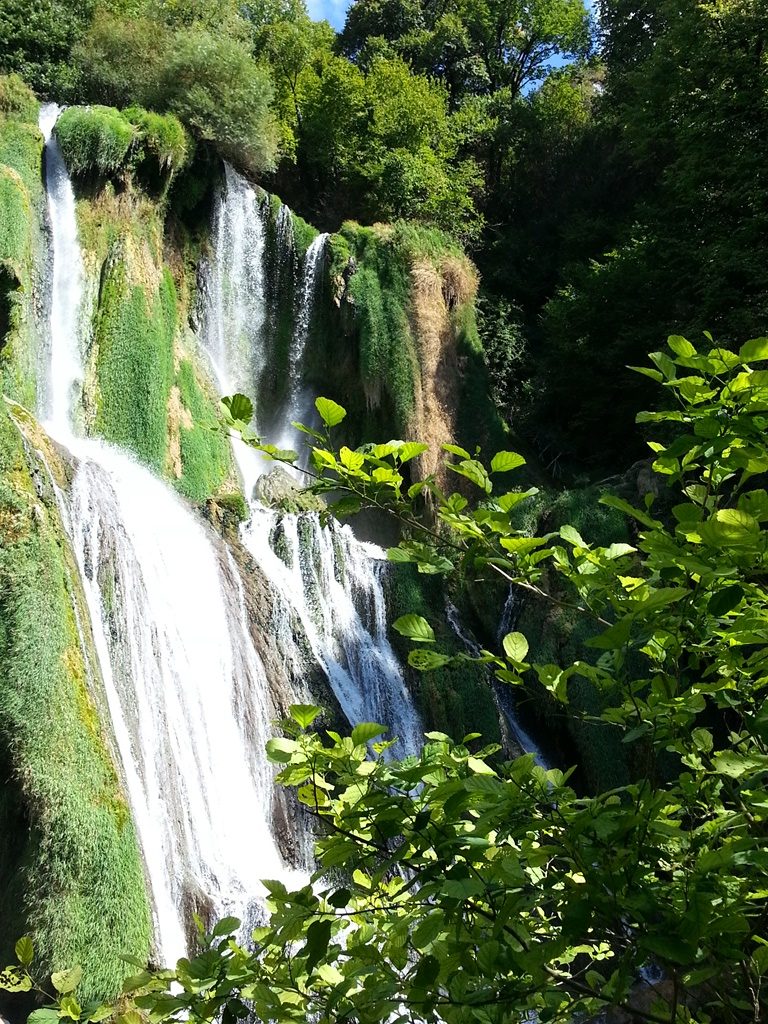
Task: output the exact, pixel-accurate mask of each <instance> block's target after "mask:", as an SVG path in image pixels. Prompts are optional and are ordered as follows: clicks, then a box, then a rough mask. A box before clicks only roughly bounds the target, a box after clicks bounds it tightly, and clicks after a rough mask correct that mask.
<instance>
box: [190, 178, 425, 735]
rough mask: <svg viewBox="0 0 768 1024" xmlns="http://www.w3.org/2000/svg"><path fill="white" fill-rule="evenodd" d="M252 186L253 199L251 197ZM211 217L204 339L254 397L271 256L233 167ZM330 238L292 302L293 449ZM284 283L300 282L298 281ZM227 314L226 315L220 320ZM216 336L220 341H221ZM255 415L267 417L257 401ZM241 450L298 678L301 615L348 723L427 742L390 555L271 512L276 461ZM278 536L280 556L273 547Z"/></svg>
mask: <svg viewBox="0 0 768 1024" xmlns="http://www.w3.org/2000/svg"><path fill="white" fill-rule="evenodd" d="M249 191H250V192H251V194H252V198H250V199H249V198H247V196H246V195H245V194H244V193H247V192H249ZM254 211H255V212H256V217H255V219H254V217H253V215H254ZM283 211H287V207H284V206H282V207H281V208H280V211H279V214H278V218H277V234H278V239H279V242H280V246H281V248H280V249H279V251H278V256H279V260H278V262H279V263H280V267H281V268H283V266H284V264H288V263H289V262H291V261H289V260H288V259H287V258H286V253H285V252H284V247H285V246H286V245H287V244H288V242H289V241H291V244H292V238H293V234H292V221H291V216H290V211H287V212H286V213H284V212H283ZM246 221H247V223H246ZM215 223H216V234H215V238H216V252H215V256H214V260H213V265H212V267H211V277H212V281H211V283H210V284H209V286H208V288H207V293H208V295H209V297H210V298H209V308H208V310H207V315H206V318H205V320H206V323H207V327H206V329H205V330H204V332H203V344H204V346H205V348H206V349H207V350H208V352H209V355H210V358H211V362H212V364H213V365H214V367H215V369H216V374H217V378H218V382H219V386H220V387H221V388H222V389H223V390H225V391H226V390H227V388H232V389H234V390H241V391H244V392H245V393H246V394H250V395H258V394H259V393H260V392H261V387H260V385H261V379H260V375H261V373H263V372H264V368H265V364H266V358H265V354H264V350H265V347H266V341H265V330H264V328H265V325H266V323H267V319H268V318H267V316H266V313H265V304H266V298H265V289H264V286H263V282H264V278H265V271H264V269H262V270H261V271H257V270H256V269H255V264H256V263H257V262H258V261H259V260H262V261H263V260H264V258H265V257H264V235H265V229H264V224H263V222H262V220H261V217H259V208H258V203H257V199H256V196H255V194H253V190H252V189H251V188H250V186H249V185H248V183H247V182H245V180H244V179H243V178H241V177H240V176H239V175H237V174H236V173H235V172H234V171H233V170H232V169H231V168H229V167H228V168H227V171H226V177H225V187H224V189H223V190H222V191H221V193H220V196H219V202H218V205H217V209H216V213H215ZM232 239H250V246H251V251H250V252H249V253H248V254H247V255H246V256H245V263H246V264H247V266H248V267H249V268H251V269H250V270H249V274H248V276H246V275H245V274H244V273H243V270H242V266H241V265H240V264H238V263H237V262H235V248H234V246H233V244H232ZM326 241H327V236H325V235H319V236H318V237H317V238H316V239H315V240H314V242H313V243H312V245H310V247H309V248H308V250H307V253H306V255H305V257H304V261H303V265H302V270H301V279H300V284H299V287H298V288H297V289H296V295H295V299H294V311H295V322H294V330H293V337H292V340H291V349H290V359H289V373H290V380H289V382H288V385H289V386H288V397H287V400H286V402H285V403H284V408H283V409H282V410H280V413H279V416H278V419H279V424H278V426H277V428H276V435H277V437H278V438H279V439H280V443H281V444H285V445H286V446H291V445H293V444H294V443H295V440H296V433H295V432H294V431H293V430H292V428H291V427H290V423H291V421H292V420H294V419H296V418H297V416H298V414H299V412H300V411H301V407H302V402H303V399H304V391H303V388H302V377H303V361H304V356H305V352H306V345H307V340H308V338H309V334H310V329H311V317H312V311H313V308H314V305H315V295H316V292H317V289H318V286H319V283H320V279H321V270H322V256H323V253H324V250H325V244H326ZM241 256H242V254H241ZM282 272H283V271H282V269H281V273H282ZM289 283H290V285H291V286H292V287H296V283H295V282H293V281H292V282H289ZM226 294H233V295H237V296H238V303H237V304H234V303H232V304H226V303H219V302H218V299H217V297H218V296H220V295H226ZM243 309H245V310H247V311H248V312H247V315H248V316H249V317H250V319H251V323H252V324H258V325H260V329H259V330H258V331H253V332H252V334H251V336H250V343H251V344H253V345H254V346H255V347H256V351H254V352H252V353H251V354H250V359H249V360H248V361H243V359H242V353H241V352H240V350H239V349H238V348H237V346H236V341H237V340H238V339H239V338H240V337H241V336H242V332H241V331H240V328H239V326H238V325H239V323H240V317H241V315H242V314H241V310H243ZM222 316H223V317H224V320H223V322H222V321H221V319H219V318H220V317H222ZM219 339H221V340H222V341H223V342H224V344H222V345H219ZM217 346H219V347H217ZM244 367H247V372H246V373H243V368H244ZM249 375H250V376H249ZM256 421H257V424H258V423H259V422H260V415H259V409H258V407H257V409H256ZM235 455H236V458H237V461H238V465H239V467H240V471H241V474H242V476H243V481H244V486H245V492H246V495H247V496H249V497H250V499H251V500H250V508H251V518H250V521H249V522H248V523H246V524H245V525H244V527H243V528H242V540H243V543H244V545H245V546H246V548H247V549H248V551H249V552H250V553H251V554H252V555H253V557H254V560H255V561H256V563H257V564H258V565H259V567H260V568H261V569H262V571H263V572H264V573H265V574H266V576H267V578H268V579H269V581H270V585H271V587H272V589H273V593H274V597H275V612H274V615H275V623H274V629H275V633H276V635H277V636H278V637H279V645H280V647H281V649H282V650H283V652H284V656H285V659H286V661H287V662H288V664H289V666H290V667H291V669H292V671H293V674H294V676H295V677H296V678H298V679H299V680H300V679H301V677H302V675H303V674H305V673H306V669H307V665H306V663H305V662H306V655H305V654H303V653H302V650H301V647H300V645H299V644H298V643H297V639H296V637H295V635H294V634H295V627H296V623H297V622H298V624H299V626H300V627H301V631H302V633H303V636H304V637H305V639H306V641H307V644H308V645H309V648H310V651H311V655H312V658H313V660H314V661H315V662H316V663H317V664H319V665H320V667H321V668H322V669H323V671H324V673H325V674H326V676H327V678H328V681H329V683H330V685H331V687H332V689H333V692H334V694H335V696H336V698H337V700H338V702H339V704H340V705H341V707H342V710H343V711H344V713H345V715H346V716H347V718H348V719H349V721H350V723H352V724H355V723H356V722H358V721H361V720H374V721H379V722H381V724H383V725H387V726H388V727H389V729H390V732H391V735H393V736H397V737H398V739H399V747H398V751H399V753H401V754H405V753H413V752H415V751H416V750H418V749H419V747H420V746H421V723H420V720H419V716H418V713H417V712H416V709H415V707H414V705H413V701H412V699H411V697H410V694H409V692H408V689H407V687H406V685H405V681H404V678H403V674H402V670H401V668H400V666H399V664H398V661H397V658H396V657H395V655H394V652H393V650H392V648H391V646H390V644H389V641H388V639H387V623H386V602H385V598H384V585H383V583H384V581H383V575H384V573H385V571H386V561H385V558H384V553H383V552H382V551H381V550H380V549H377V548H375V547H374V546H372V545H365V544H362V543H361V542H359V541H358V540H357V539H356V538H355V536H354V534H353V533H352V531H351V530H350V529H349V528H348V527H341V526H339V525H338V524H335V525H330V526H323V525H321V523H320V520H319V517H318V516H317V515H316V514H312V513H304V514H299V515H296V514H288V513H282V514H279V513H277V512H275V511H274V510H269V509H266V508H264V506H263V505H261V504H260V503H259V501H258V500H257V499H256V498H254V497H253V491H254V484H255V482H256V480H257V479H258V477H259V475H260V474H262V473H263V472H265V471H266V470H267V469H268V468H269V465H270V464H269V463H268V462H266V461H265V460H264V459H261V458H259V456H258V455H257V454H256V453H254V452H253V451H252V450H248V449H245V447H244V446H243V445H242V443H240V442H236V444H235ZM276 538H279V542H280V548H281V554H278V553H276V551H275V549H274V547H273V545H275V541H276ZM281 555H282V557H281Z"/></svg>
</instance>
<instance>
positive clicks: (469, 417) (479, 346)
mask: <svg viewBox="0 0 768 1024" xmlns="http://www.w3.org/2000/svg"><path fill="white" fill-rule="evenodd" d="M453 319H454V324H455V330H456V345H457V351H458V356H459V361H460V363H461V364H462V372H461V377H460V380H459V395H458V405H457V408H456V436H457V438H458V440H459V441H460V442H461V444H463V445H464V446H465V447H466V448H469V449H473V448H475V447H476V446H478V445H479V446H480V447H481V448H482V449H483V450H484V451H486V452H497V451H500V450H501V449H502V448H506V447H507V446H508V441H509V432H508V430H507V427H506V425H505V423H504V421H503V420H502V418H501V416H500V415H499V412H498V409H497V408H496V406H495V404H494V402H493V400H492V399H491V385H490V379H489V377H488V366H487V364H486V361H485V352H484V350H483V343H482V342H481V340H480V335H479V334H478V331H477V318H476V313H475V302H474V299H472V300H470V301H466V302H463V303H461V304H460V305H459V306H458V307H457V309H456V310H455V311H454V314H453ZM519 447H520V446H519V444H515V448H516V450H517V449H519Z"/></svg>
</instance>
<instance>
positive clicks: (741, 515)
mask: <svg viewBox="0 0 768 1024" xmlns="http://www.w3.org/2000/svg"><path fill="white" fill-rule="evenodd" d="M696 529H697V533H698V534H699V536H700V537H701V539H702V541H703V542H704V543H705V544H707V545H709V546H710V547H741V546H743V545H745V544H752V543H754V542H755V541H756V540H757V538H758V536H759V534H760V524H759V523H758V521H757V520H756V519H755V518H754V517H753V516H751V515H749V513H748V512H742V511H741V509H738V508H723V509H718V511H717V512H715V514H714V516H713V517H712V518H711V519H708V520H707V521H706V522H704V523H699V525H698V526H697V528H696Z"/></svg>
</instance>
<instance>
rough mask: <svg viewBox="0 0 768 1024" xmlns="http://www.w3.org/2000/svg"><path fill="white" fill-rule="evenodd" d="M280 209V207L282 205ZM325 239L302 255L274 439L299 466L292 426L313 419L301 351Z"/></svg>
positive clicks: (297, 436) (298, 444)
mask: <svg viewBox="0 0 768 1024" xmlns="http://www.w3.org/2000/svg"><path fill="white" fill-rule="evenodd" d="M281 209H283V207H281ZM327 242H328V235H327V234H320V235H318V236H317V237H316V238H315V239H313V241H312V242H311V243H310V245H309V248H308V249H307V251H306V253H305V255H304V263H303V266H302V273H301V286H300V288H299V289H298V291H297V292H296V316H295V320H296V322H295V326H294V332H293V338H292V339H291V353H290V365H289V372H290V380H289V385H288V400H287V403H286V412H285V415H284V417H283V433H282V434H281V436H280V438H279V439H278V441H277V442H276V444H277V446H278V448H289V449H292V450H294V451H297V452H298V453H299V462H298V465H299V466H301V467H302V468H306V461H305V460H304V459H302V457H301V452H302V445H301V434H300V433H299V431H297V430H296V428H295V427H293V426H292V424H293V423H295V422H297V421H298V422H300V423H304V424H307V425H308V426H312V423H311V420H312V419H313V418H314V411H315V410H314V406H313V402H312V395H311V394H310V393H309V391H308V389H307V388H306V387H304V385H303V380H302V376H303V373H302V369H303V360H304V352H305V350H306V347H307V341H308V340H309V332H310V328H311V326H312V313H313V312H314V309H315V297H316V295H317V290H318V286H319V284H320V279H321V275H322V271H323V259H324V256H325V246H326V243H327Z"/></svg>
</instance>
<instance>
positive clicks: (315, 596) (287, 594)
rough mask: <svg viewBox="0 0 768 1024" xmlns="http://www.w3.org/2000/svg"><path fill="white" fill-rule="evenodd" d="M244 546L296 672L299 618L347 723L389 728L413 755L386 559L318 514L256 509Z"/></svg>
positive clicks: (415, 720) (417, 741) (415, 744)
mask: <svg viewBox="0 0 768 1024" xmlns="http://www.w3.org/2000/svg"><path fill="white" fill-rule="evenodd" d="M276 535H277V537H278V538H279V552H280V553H279V554H278V553H277V552H276V551H275V550H274V548H273V544H275V536H276ZM243 541H244V543H245V545H246V547H247V548H248V550H249V551H250V552H251V554H252V555H253V556H254V558H255V560H256V561H257V563H258V564H259V565H260V566H261V568H262V569H263V570H264V572H265V573H266V575H267V576H268V578H269V580H270V582H271V584H272V586H273V587H274V589H275V591H276V593H277V595H278V597H279V600H278V602H277V603H276V611H275V620H276V621H275V630H276V633H277V635H278V637H279V646H280V648H281V650H283V651H284V652H287V656H288V657H289V658H291V659H292V660H293V661H294V662H295V663H296V664H295V665H294V670H296V669H298V671H299V672H300V671H301V670H302V661H303V656H302V653H301V651H300V650H299V649H298V648H297V646H296V644H295V641H294V639H293V621H294V620H295V618H298V620H299V622H300V624H301V627H302V630H303V633H304V635H305V637H306V639H307V641H308V643H309V647H310V649H311V652H312V655H313V658H314V660H315V661H316V662H317V663H318V664H319V665H320V667H321V668H322V669H323V671H324V672H325V674H326V676H327V678H328V681H329V683H330V685H331V688H332V689H333V692H334V694H335V696H336V699H337V700H338V702H339V704H340V705H341V708H342V710H343V712H344V714H345V715H346V717H347V719H348V720H349V722H350V723H351V724H353V725H354V724H355V723H357V722H379V723H381V724H382V725H388V726H389V728H390V732H391V735H392V736H396V737H397V738H398V741H399V742H398V745H397V752H398V753H400V754H401V755H404V754H407V753H415V752H416V751H417V750H418V749H419V747H420V746H421V743H422V728H421V721H420V719H419V716H418V714H417V713H416V710H415V708H414V706H413V701H412V699H411V696H410V694H409V692H408V688H407V687H406V685H405V680H404V679H403V674H402V671H401V669H400V665H399V662H398V660H397V656H396V655H395V652H394V651H393V650H392V647H391V645H390V643H389V640H388V638H387V610H386V602H385V599H384V589H383V586H382V578H381V575H382V573H383V572H384V571H385V570H386V566H387V563H386V556H385V554H384V552H383V551H382V550H381V549H380V548H377V547H376V546H375V545H372V544H363V543H361V542H360V541H358V540H357V539H356V538H355V536H354V534H353V533H352V531H351V530H350V528H349V527H348V526H344V527H342V526H340V525H339V524H338V523H331V524H329V525H328V526H322V525H321V523H320V518H319V516H318V515H317V513H306V514H304V515H300V516H297V515H285V514H282V515H280V514H278V513H276V512H274V511H272V510H270V509H265V508H263V507H261V506H259V505H257V504H254V507H253V510H252V518H251V520H250V522H249V523H247V524H246V526H245V527H244V529H243ZM275 546H278V545H275Z"/></svg>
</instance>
